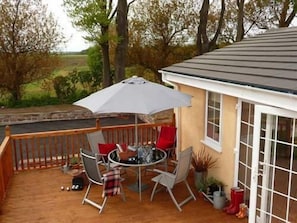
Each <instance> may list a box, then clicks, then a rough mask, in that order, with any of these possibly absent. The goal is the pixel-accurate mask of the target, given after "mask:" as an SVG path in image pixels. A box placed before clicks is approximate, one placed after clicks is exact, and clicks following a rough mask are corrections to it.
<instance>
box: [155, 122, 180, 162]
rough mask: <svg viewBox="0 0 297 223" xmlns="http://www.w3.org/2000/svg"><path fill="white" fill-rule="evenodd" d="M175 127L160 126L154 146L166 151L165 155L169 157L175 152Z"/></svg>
mask: <svg viewBox="0 0 297 223" xmlns="http://www.w3.org/2000/svg"><path fill="white" fill-rule="evenodd" d="M175 141H176V127H175V126H161V129H160V133H159V136H158V139H157V141H156V148H158V149H162V150H164V151H166V153H167V157H171V156H172V155H173V153H174V152H175V151H174V150H175Z"/></svg>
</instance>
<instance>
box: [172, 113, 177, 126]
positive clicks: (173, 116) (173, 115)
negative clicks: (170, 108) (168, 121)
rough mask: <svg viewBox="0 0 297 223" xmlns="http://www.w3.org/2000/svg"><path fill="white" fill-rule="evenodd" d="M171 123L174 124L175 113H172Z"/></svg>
mask: <svg viewBox="0 0 297 223" xmlns="http://www.w3.org/2000/svg"><path fill="white" fill-rule="evenodd" d="M172 125H173V126H176V120H175V113H174V112H173V114H172Z"/></svg>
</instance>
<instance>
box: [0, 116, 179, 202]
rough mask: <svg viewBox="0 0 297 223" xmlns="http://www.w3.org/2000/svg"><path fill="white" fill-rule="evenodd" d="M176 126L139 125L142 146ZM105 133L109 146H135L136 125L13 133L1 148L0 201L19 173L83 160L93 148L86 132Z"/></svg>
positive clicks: (7, 130)
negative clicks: (162, 130) (163, 129)
mask: <svg viewBox="0 0 297 223" xmlns="http://www.w3.org/2000/svg"><path fill="white" fill-rule="evenodd" d="M161 125H174V122H168V123H164V122H163V123H157V124H138V125H137V130H138V140H137V141H138V143H139V144H142V145H145V144H150V143H152V142H155V141H156V139H157V136H158V131H157V130H158V127H160V126H161ZM100 129H101V130H102V132H103V135H104V138H105V140H106V143H120V144H127V145H134V143H135V141H136V140H135V125H134V124H132V125H120V126H105V127H100V125H99V121H97V124H96V127H93V128H84V129H72V130H60V131H48V132H36V133H24V134H14V135H11V134H10V130H9V128H7V129H6V137H5V139H4V141H3V143H2V144H1V147H0V183H1V185H0V199H1V200H3V199H4V198H5V194H6V191H7V189H8V185H9V182H10V179H11V178H12V176H13V173H14V172H15V171H24V170H31V169H40V168H51V167H59V166H63V165H65V164H69V162H70V160H71V158H72V157H78V158H79V159H80V157H79V150H80V148H90V147H89V144H88V141H87V137H86V133H89V132H94V131H97V130H100Z"/></svg>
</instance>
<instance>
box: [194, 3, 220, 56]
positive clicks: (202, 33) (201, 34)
mask: <svg viewBox="0 0 297 223" xmlns="http://www.w3.org/2000/svg"><path fill="white" fill-rule="evenodd" d="M214 4H216V2H214V3H213V5H214ZM209 10H210V3H209V0H203V3H202V6H201V9H200V14H199V16H200V23H199V26H198V31H197V38H196V40H197V42H196V44H197V55H202V54H204V53H206V52H209V51H212V50H214V49H215V48H216V47H217V41H218V38H219V35H220V33H221V30H222V27H223V22H224V13H225V0H221V11H220V15H219V17H218V19H217V20H218V21H217V25H216V30H214V33H210V35H209V32H208V30H207V27H208V22H209Z"/></svg>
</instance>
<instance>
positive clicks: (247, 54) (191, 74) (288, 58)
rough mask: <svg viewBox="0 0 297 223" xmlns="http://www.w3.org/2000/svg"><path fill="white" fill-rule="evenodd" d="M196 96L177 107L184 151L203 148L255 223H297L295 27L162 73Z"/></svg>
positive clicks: (166, 79) (210, 54)
mask: <svg viewBox="0 0 297 223" xmlns="http://www.w3.org/2000/svg"><path fill="white" fill-rule="evenodd" d="M160 72H161V73H162V77H163V80H164V81H165V82H168V83H170V84H173V85H174V86H175V87H176V89H178V90H180V91H182V92H185V93H188V94H190V95H192V96H193V98H192V107H189V108H181V109H179V110H177V117H178V120H177V125H178V128H179V138H178V146H179V148H186V147H187V146H191V145H192V146H193V147H194V150H196V151H197V150H198V149H200V148H201V147H203V146H205V147H206V148H207V150H208V151H209V152H210V153H211V154H212V155H213V156H215V157H218V158H219V162H218V164H217V167H216V168H213V169H211V170H210V171H209V175H212V176H215V177H216V178H218V179H220V180H221V181H223V182H224V183H225V184H226V187H225V190H226V192H227V193H228V191H230V188H231V187H233V186H239V187H241V188H243V189H244V191H245V198H244V199H245V203H246V204H248V205H249V222H250V223H252V222H261V223H266V222H297V220H296V219H297V27H292V28H281V29H277V30H270V31H267V32H266V33H263V34H260V35H258V36H255V37H252V38H248V39H245V40H243V41H241V42H238V43H235V44H233V45H230V46H227V47H225V48H222V49H218V50H215V51H213V52H210V53H207V54H205V55H202V56H198V57H194V58H192V59H190V60H186V61H183V62H182V63H178V64H174V65H172V66H169V67H165V68H163V69H162V70H161V71H160Z"/></svg>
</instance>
